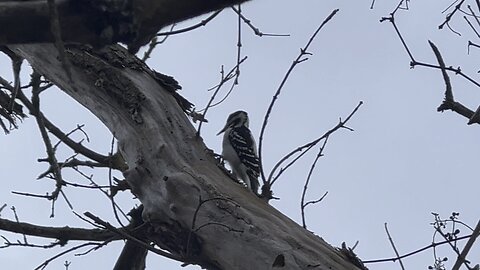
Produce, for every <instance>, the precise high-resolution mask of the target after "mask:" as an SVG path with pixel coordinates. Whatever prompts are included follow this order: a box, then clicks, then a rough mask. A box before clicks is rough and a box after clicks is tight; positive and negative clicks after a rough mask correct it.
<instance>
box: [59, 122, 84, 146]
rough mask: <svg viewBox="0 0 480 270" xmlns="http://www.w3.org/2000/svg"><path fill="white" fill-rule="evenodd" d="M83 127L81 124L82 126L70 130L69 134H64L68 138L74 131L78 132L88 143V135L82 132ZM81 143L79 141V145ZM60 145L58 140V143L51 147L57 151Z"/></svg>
mask: <svg viewBox="0 0 480 270" xmlns="http://www.w3.org/2000/svg"><path fill="white" fill-rule="evenodd" d="M84 126H85V125H84V124H82V125H77V127H76V128H74V129H72V130H71V131H70V132H68V133H66V134H65V136H67V137H68V136H70V135H72V134H73V133H75V132H76V131H80V132H82V133H83V135H84V136H85V139H86V140H87V142H90V138H89V137H88V134H87V133H86V132H85V131H84V130H83V127H84ZM82 141H83V140H82ZM82 141H80V142H79V143H81V142H82ZM60 143H62V141H61V140H58V142H57V143H56V144H55V146H53V148H54V149H57V148H58V146H59V145H60Z"/></svg>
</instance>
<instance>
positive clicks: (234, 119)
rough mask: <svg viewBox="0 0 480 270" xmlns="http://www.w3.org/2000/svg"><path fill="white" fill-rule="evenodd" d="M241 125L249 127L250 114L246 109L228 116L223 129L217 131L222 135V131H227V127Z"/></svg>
mask: <svg viewBox="0 0 480 270" xmlns="http://www.w3.org/2000/svg"><path fill="white" fill-rule="evenodd" d="M241 126H245V127H247V128H248V114H247V112H245V111H236V112H234V113H232V114H230V115H229V116H228V118H227V123H226V124H225V126H224V127H223V128H222V130H220V132H218V133H217V135H220V134H221V133H223V132H225V130H227V128H230V127H241Z"/></svg>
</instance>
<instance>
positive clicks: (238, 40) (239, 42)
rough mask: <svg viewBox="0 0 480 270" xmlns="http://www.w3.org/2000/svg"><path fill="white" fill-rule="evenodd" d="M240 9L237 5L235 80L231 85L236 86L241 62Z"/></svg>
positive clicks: (239, 5)
mask: <svg viewBox="0 0 480 270" xmlns="http://www.w3.org/2000/svg"><path fill="white" fill-rule="evenodd" d="M241 7H242V5H241V4H238V22H237V24H238V30H237V68H236V69H235V80H234V81H233V85H237V84H238V78H239V77H240V61H241V59H240V56H241V54H242V21H241V15H242V8H241ZM233 85H232V86H233ZM232 89H233V87H232Z"/></svg>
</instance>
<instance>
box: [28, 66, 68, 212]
mask: <svg viewBox="0 0 480 270" xmlns="http://www.w3.org/2000/svg"><path fill="white" fill-rule="evenodd" d="M39 87H40V74H38V73H36V72H35V71H34V72H33V73H32V88H33V89H32V105H33V108H34V111H33V112H32V114H33V115H34V116H35V119H36V120H37V125H38V128H39V129H40V134H41V135H42V139H43V143H44V144H45V148H46V151H47V156H48V163H50V166H51V167H52V173H53V175H54V177H55V182H56V185H55V190H54V191H53V192H52V194H51V195H50V196H49V197H47V198H48V199H49V200H52V205H53V204H54V203H55V201H56V200H57V197H58V194H59V193H60V190H61V189H62V185H63V178H62V172H61V170H60V167H59V165H58V161H57V158H56V157H55V150H54V149H53V145H52V142H51V141H50V137H49V136H48V133H47V128H46V127H45V121H44V119H43V114H42V113H41V112H40V98H39V94H40V93H39ZM53 216H54V212H53V211H52V213H51V217H53Z"/></svg>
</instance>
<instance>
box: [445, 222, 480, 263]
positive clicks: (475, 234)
mask: <svg viewBox="0 0 480 270" xmlns="http://www.w3.org/2000/svg"><path fill="white" fill-rule="evenodd" d="M479 235H480V220H479V221H478V223H477V226H476V227H475V230H473V233H472V235H471V236H470V238H469V239H468V241H467V243H466V244H465V247H464V248H463V250H462V253H460V255H459V256H458V258H457V261H456V262H455V264H454V265H453V267H452V270H458V269H460V266H461V265H462V263H466V258H467V254H468V252H469V251H470V249H471V248H472V246H473V243H475V240H476V239H477V237H478V236H479Z"/></svg>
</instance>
